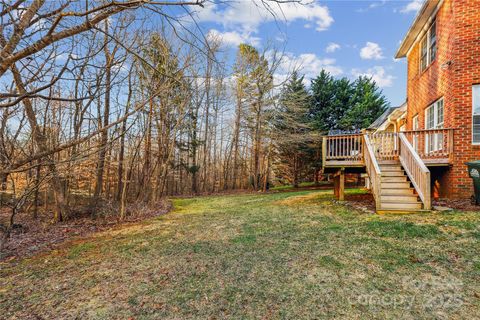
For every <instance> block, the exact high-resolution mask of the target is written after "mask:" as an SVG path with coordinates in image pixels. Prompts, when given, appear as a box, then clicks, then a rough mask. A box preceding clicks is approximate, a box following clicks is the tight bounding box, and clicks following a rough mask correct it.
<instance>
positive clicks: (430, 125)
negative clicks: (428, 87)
mask: <svg viewBox="0 0 480 320" xmlns="http://www.w3.org/2000/svg"><path fill="white" fill-rule="evenodd" d="M442 128H443V98H442V99H440V100H437V101H436V102H434V103H433V104H432V105H431V106H430V107H428V108H427V109H426V110H425V129H427V130H428V129H430V130H433V129H442ZM426 139H427V140H426V143H425V152H426V153H430V152H434V151H439V150H442V148H443V133H441V132H439V133H429V134H427V135H426Z"/></svg>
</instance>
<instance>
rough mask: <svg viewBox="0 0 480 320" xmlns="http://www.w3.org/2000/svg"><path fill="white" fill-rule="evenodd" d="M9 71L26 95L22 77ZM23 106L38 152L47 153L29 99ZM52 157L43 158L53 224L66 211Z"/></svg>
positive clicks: (12, 69) (13, 69)
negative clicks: (49, 185) (53, 203)
mask: <svg viewBox="0 0 480 320" xmlns="http://www.w3.org/2000/svg"><path fill="white" fill-rule="evenodd" d="M11 71H12V74H13V78H14V81H15V85H16V86H17V89H18V92H19V93H20V94H25V95H26V94H27V90H26V89H25V86H24V84H23V81H22V77H21V75H20V72H19V71H18V69H17V67H16V66H15V65H12V67H11ZM23 105H24V106H25V113H26V115H27V119H28V122H29V124H30V127H31V130H32V136H33V139H34V141H35V144H36V145H37V148H38V150H39V152H45V153H47V152H48V149H49V148H48V143H47V138H46V136H45V135H44V134H43V133H42V130H40V127H39V125H38V122H37V117H36V115H35V110H34V109H33V105H32V102H31V100H30V98H27V97H26V98H25V99H23ZM53 159H54V158H53V155H50V156H47V157H45V162H46V167H47V168H48V170H49V172H50V174H51V175H52V179H51V185H52V190H53V194H54V198H55V210H54V213H53V220H54V222H59V221H62V220H64V219H66V218H67V215H68V211H67V207H66V205H65V194H64V188H63V183H62V180H61V179H60V176H59V174H58V171H57V167H56V165H55V162H54V160H53Z"/></svg>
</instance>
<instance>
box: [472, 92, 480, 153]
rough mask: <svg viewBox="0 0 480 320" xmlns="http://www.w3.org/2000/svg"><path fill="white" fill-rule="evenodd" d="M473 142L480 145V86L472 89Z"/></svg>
mask: <svg viewBox="0 0 480 320" xmlns="http://www.w3.org/2000/svg"><path fill="white" fill-rule="evenodd" d="M472 142H473V143H474V144H480V84H477V85H474V86H473V87H472Z"/></svg>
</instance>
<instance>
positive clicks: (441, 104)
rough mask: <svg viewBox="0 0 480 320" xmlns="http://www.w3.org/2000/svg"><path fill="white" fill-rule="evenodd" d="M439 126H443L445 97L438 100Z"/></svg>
mask: <svg viewBox="0 0 480 320" xmlns="http://www.w3.org/2000/svg"><path fill="white" fill-rule="evenodd" d="M437 127H438V128H441V127H443V99H442V100H440V101H438V102H437Z"/></svg>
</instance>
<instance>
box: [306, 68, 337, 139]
mask: <svg viewBox="0 0 480 320" xmlns="http://www.w3.org/2000/svg"><path fill="white" fill-rule="evenodd" d="M333 88H334V79H333V77H332V76H331V75H330V73H328V72H327V71H325V70H322V71H321V72H320V74H319V75H318V77H316V78H315V79H313V80H312V84H311V88H310V90H311V92H312V98H311V105H310V112H309V113H310V115H309V116H310V119H311V124H312V127H313V128H314V129H316V130H319V131H321V132H325V131H328V130H330V129H331V128H332V127H333V126H334V125H335V121H336V119H335V117H332V111H333V105H332V102H333V98H334V90H333Z"/></svg>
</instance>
